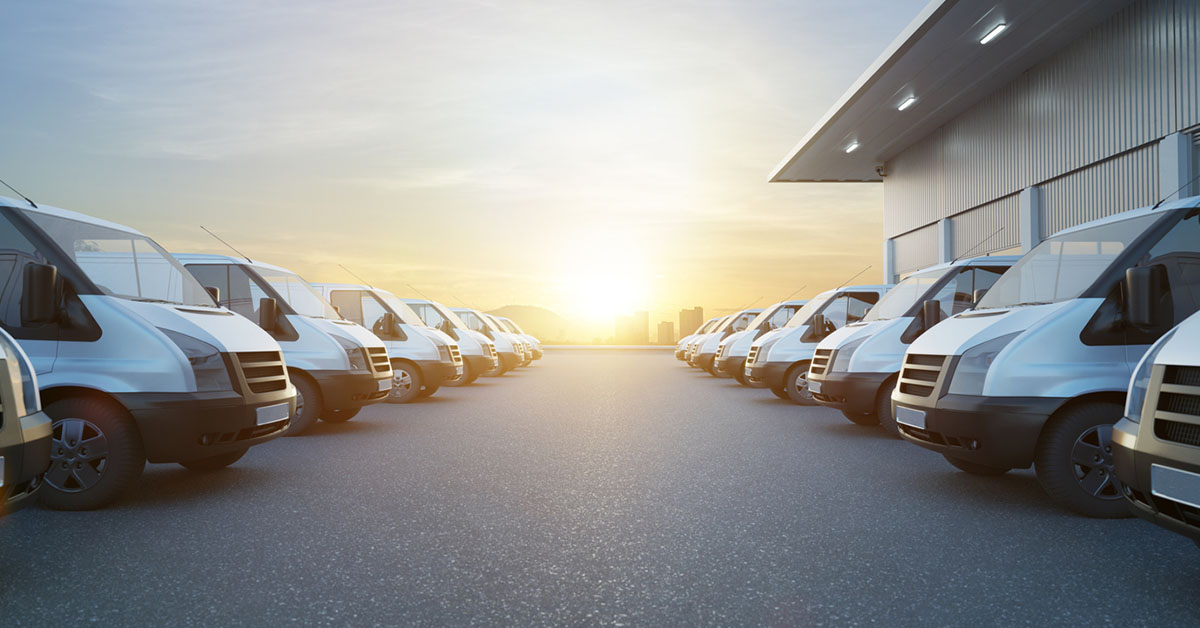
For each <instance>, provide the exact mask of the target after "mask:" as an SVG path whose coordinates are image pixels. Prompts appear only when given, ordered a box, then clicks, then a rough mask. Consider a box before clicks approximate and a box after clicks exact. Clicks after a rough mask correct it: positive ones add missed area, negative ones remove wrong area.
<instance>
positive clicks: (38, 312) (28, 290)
mask: <svg viewBox="0 0 1200 628" xmlns="http://www.w3.org/2000/svg"><path fill="white" fill-rule="evenodd" d="M23 281H24V286H23V287H24V292H23V294H22V297H21V326H23V327H24V326H29V325H46V324H49V323H53V322H54V321H55V320H56V319H57V318H58V268H56V267H54V266H50V265H49V264H29V265H28V266H26V267H25V275H24V277H23Z"/></svg>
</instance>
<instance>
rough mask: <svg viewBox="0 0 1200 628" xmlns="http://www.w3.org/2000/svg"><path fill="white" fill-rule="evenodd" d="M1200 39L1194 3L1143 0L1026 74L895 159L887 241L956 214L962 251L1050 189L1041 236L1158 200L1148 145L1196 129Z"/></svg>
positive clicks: (1198, 5)
mask: <svg viewBox="0 0 1200 628" xmlns="http://www.w3.org/2000/svg"><path fill="white" fill-rule="evenodd" d="M1198 31H1200V2H1198V1H1197V0H1143V1H1142V2H1138V3H1136V4H1133V5H1131V6H1129V7H1128V8H1126V9H1125V10H1123V11H1121V12H1120V13H1118V14H1117V15H1115V16H1113V17H1112V18H1111V19H1109V20H1108V21H1107V22H1105V23H1104V24H1101V25H1100V26H1098V27H1097V28H1095V29H1093V30H1092V31H1091V32H1090V33H1088V34H1087V35H1085V36H1084V37H1082V38H1081V39H1079V40H1078V41H1076V42H1074V43H1072V44H1070V45H1069V46H1068V47H1067V48H1065V49H1064V50H1062V51H1061V52H1059V53H1058V54H1056V55H1055V56H1053V57H1051V58H1050V59H1047V60H1046V61H1045V62H1043V63H1041V64H1039V65H1037V66H1034V67H1033V68H1030V69H1029V70H1028V71H1026V72H1025V73H1024V74H1023V75H1022V76H1021V77H1020V78H1018V79H1016V80H1015V81H1013V82H1012V83H1010V84H1009V85H1008V86H1006V87H1004V88H1002V89H1000V90H998V91H996V92H995V93H993V94H991V95H989V96H988V97H986V98H985V99H983V100H982V101H981V102H980V103H979V104H978V105H976V106H975V107H973V108H971V109H970V110H969V111H967V112H966V113H964V114H963V115H961V116H959V117H958V118H956V119H955V120H953V121H952V122H950V123H948V124H946V125H945V126H944V127H942V128H941V129H938V130H937V131H936V132H934V133H932V134H930V135H929V136H928V137H926V138H924V139H922V140H921V141H920V142H918V143H917V144H914V145H913V146H911V147H909V148H908V149H906V150H905V151H904V152H903V153H901V154H900V155H898V156H897V157H895V158H894V159H892V160H891V161H890V162H888V165H887V167H888V177H887V178H886V179H885V180H884V208H885V211H884V232H885V235H886V236H887V237H896V236H899V235H901V234H905V233H907V232H909V231H912V230H914V229H920V228H922V227H924V226H926V225H929V224H931V223H934V222H937V221H938V220H939V219H942V218H948V217H954V223H955V227H954V229H955V234H956V237H955V244H956V247H957V245H958V243H960V242H963V241H964V238H966V241H967V242H970V241H971V235H970V234H976V233H979V231H980V230H983V231H987V232H990V231H994V230H995V229H996V228H998V227H999V226H1000V225H1001V224H1010V223H1011V224H1014V225H1015V223H1016V220H1017V218H1016V216H1015V213H1016V212H1017V211H1018V210H1017V208H1018V204H1017V202H1016V197H1015V194H1016V193H1017V192H1019V191H1020V190H1022V189H1023V188H1026V187H1029V186H1032V185H1040V184H1043V183H1046V184H1047V187H1048V188H1051V189H1048V190H1047V192H1046V193H1045V195H1044V196H1043V199H1044V211H1045V215H1044V216H1043V225H1044V227H1045V228H1046V229H1049V231H1043V233H1050V232H1053V231H1054V230H1055V229H1057V228H1060V227H1063V226H1068V225H1071V224H1077V223H1078V222H1079V220H1081V219H1091V218H1095V217H1099V216H1103V215H1106V213H1112V212H1114V211H1120V210H1122V209H1128V208H1131V207H1135V206H1137V205H1138V204H1145V203H1147V202H1150V203H1152V202H1154V201H1155V200H1157V199H1156V198H1154V194H1155V193H1157V186H1158V171H1157V167H1158V164H1157V155H1156V154H1154V151H1153V150H1152V149H1153V147H1154V144H1153V143H1154V142H1157V141H1158V140H1159V139H1161V138H1162V137H1164V136H1166V135H1169V134H1171V133H1175V132H1179V131H1182V130H1184V129H1188V128H1189V127H1192V126H1194V125H1196V124H1200V35H1198ZM1123 153H1124V154H1123ZM1114 155H1120V156H1119V157H1116V158H1115V159H1114V158H1113V156H1114ZM1110 159H1111V162H1110V161H1109V160H1110ZM1196 167H1200V166H1196ZM1048 182H1049V183H1048ZM1009 197H1011V198H1009ZM972 208H975V209H972ZM968 210H970V211H971V213H975V212H981V213H979V215H976V216H969V217H968V216H966V215H964V216H963V217H961V218H960V217H958V216H957V215H958V214H960V213H963V212H966V211H968ZM1007 212H1012V213H1013V214H1014V215H1013V216H1007V215H1005V214H1006V213H1007ZM988 224H994V225H996V226H994V227H991V229H990V230H989V229H988V228H987V227H986V225H988ZM1012 229H1013V230H1014V232H1015V231H1016V227H1015V226H1014V227H1012ZM960 232H961V233H962V234H963V235H961V236H960V235H958V234H959V233H960ZM1008 232H1009V228H1006V229H1005V231H1004V233H1005V234H1007V233H1008ZM984 235H986V233H985V234H984ZM1014 236H1019V234H1016V233H1014ZM897 241H899V239H897ZM1016 244H1017V243H1016V242H1013V244H1012V245H1014V246H1015V245H1016ZM964 246H969V245H964ZM999 248H1004V247H997V249H996V250H998V249H999ZM913 254H914V255H920V254H921V252H918V251H914V253H913ZM896 266H897V269H900V268H904V267H910V266H912V259H909V258H904V257H902V256H901V247H899V246H897V248H896Z"/></svg>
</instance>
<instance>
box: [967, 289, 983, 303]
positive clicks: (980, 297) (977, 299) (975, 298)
mask: <svg viewBox="0 0 1200 628" xmlns="http://www.w3.org/2000/svg"><path fill="white" fill-rule="evenodd" d="M985 294H987V288H980V289H978V290H976V291H975V294H974V295H972V299H971V300H972V301H973V302H974V303H975V305H979V302H980V301H982V300H983V295H985Z"/></svg>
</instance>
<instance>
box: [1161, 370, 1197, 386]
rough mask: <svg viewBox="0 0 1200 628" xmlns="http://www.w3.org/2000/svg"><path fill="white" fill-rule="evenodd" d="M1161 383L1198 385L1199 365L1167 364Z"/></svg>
mask: <svg viewBox="0 0 1200 628" xmlns="http://www.w3.org/2000/svg"><path fill="white" fill-rule="evenodd" d="M1163 383H1164V384H1178V385H1180V386H1197V387H1200V366H1168V367H1167V368H1166V370H1165V372H1164V373H1163Z"/></svg>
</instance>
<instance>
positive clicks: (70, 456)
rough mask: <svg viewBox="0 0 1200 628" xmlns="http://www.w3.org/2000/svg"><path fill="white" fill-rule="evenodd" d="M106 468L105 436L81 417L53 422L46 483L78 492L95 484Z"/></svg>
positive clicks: (106, 448) (66, 490)
mask: <svg viewBox="0 0 1200 628" xmlns="http://www.w3.org/2000/svg"><path fill="white" fill-rule="evenodd" d="M107 468H108V439H107V438H105V437H104V432H102V431H100V428H98V427H96V425H95V424H94V423H92V422H91V421H87V420H85V419H60V420H58V421H55V422H54V426H53V436H52V437H51V443H50V468H49V469H47V470H46V482H47V483H48V484H50V486H53V487H54V488H56V489H58V490H60V491H62V492H64V493H79V492H82V491H86V490H88V489H89V488H91V487H93V486H95V485H96V483H97V482H99V481H100V478H101V477H102V476H103V475H104V471H105V470H106V469H107Z"/></svg>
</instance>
